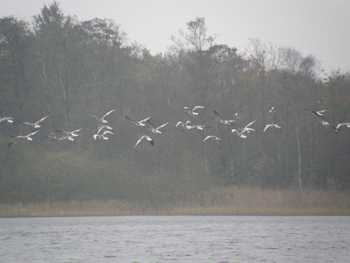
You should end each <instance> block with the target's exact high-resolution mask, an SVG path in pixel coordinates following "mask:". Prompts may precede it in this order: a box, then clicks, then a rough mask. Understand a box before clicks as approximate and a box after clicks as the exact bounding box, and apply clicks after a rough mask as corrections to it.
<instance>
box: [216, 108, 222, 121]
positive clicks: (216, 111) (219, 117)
mask: <svg viewBox="0 0 350 263" xmlns="http://www.w3.org/2000/svg"><path fill="white" fill-rule="evenodd" d="M214 113H215V114H216V115H218V116H219V118H220V119H222V120H223V118H222V117H221V116H220V114H219V113H218V112H217V111H216V110H214Z"/></svg>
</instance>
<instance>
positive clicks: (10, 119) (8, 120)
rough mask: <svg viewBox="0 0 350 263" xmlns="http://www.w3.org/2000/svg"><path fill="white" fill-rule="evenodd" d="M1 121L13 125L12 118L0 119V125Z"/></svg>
mask: <svg viewBox="0 0 350 263" xmlns="http://www.w3.org/2000/svg"><path fill="white" fill-rule="evenodd" d="M3 121H7V122H9V123H13V118H12V117H0V123H2V122H3Z"/></svg>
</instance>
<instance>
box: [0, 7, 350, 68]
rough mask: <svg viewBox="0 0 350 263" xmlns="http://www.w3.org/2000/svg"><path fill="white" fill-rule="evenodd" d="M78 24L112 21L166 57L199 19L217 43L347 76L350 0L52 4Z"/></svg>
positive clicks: (25, 11) (19, 12)
mask: <svg viewBox="0 0 350 263" xmlns="http://www.w3.org/2000/svg"><path fill="white" fill-rule="evenodd" d="M57 2H58V3H59V4H60V8H61V9H62V11H63V13H64V14H65V15H76V16H77V18H78V20H79V21H83V20H89V19H92V18H95V17H98V18H102V19H103V18H111V19H113V20H114V21H115V22H116V24H119V25H120V26H121V29H122V30H123V31H125V32H126V33H127V37H128V38H129V39H130V40H131V41H132V42H134V41H136V42H138V43H139V44H142V45H143V46H144V47H145V48H147V49H149V50H150V51H151V54H156V53H158V52H163V53H164V52H165V51H166V50H167V47H169V46H170V45H171V44H172V42H171V41H170V40H169V37H170V36H171V35H173V34H175V33H176V32H177V31H178V30H179V29H181V28H182V29H185V28H186V23H187V22H189V21H191V20H195V19H196V17H197V16H198V17H204V18H205V21H206V25H207V28H208V34H209V35H213V34H218V38H217V40H216V43H218V44H227V45H229V46H230V47H236V48H238V51H239V52H244V51H245V48H246V47H247V46H248V43H249V38H259V39H260V40H261V41H262V42H271V43H272V44H275V45H278V46H287V47H293V48H295V49H296V50H298V51H300V52H301V53H302V54H303V55H304V56H307V55H309V54H312V55H314V56H315V57H316V58H317V59H318V60H320V61H321V62H322V67H323V68H324V69H325V70H326V72H331V70H337V69H339V68H340V69H341V72H342V73H346V72H349V71H350V0H97V1H95V0H94V1H93V0H57ZM51 3H53V0H10V1H2V3H0V16H9V15H13V16H15V17H17V18H20V19H24V20H27V21H29V22H31V21H32V17H33V16H34V15H38V14H39V13H40V11H41V9H42V8H43V6H44V4H46V5H50V4H51Z"/></svg>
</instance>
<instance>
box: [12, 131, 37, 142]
mask: <svg viewBox="0 0 350 263" xmlns="http://www.w3.org/2000/svg"><path fill="white" fill-rule="evenodd" d="M38 132H39V130H38V131H35V132H32V133H29V134H27V135H18V136H16V137H17V138H20V139H27V140H28V141H32V140H33V138H32V136H33V135H35V134H37V133H38Z"/></svg>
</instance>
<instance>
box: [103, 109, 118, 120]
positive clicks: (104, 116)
mask: <svg viewBox="0 0 350 263" xmlns="http://www.w3.org/2000/svg"><path fill="white" fill-rule="evenodd" d="M114 111H116V109H114V110H111V111H109V112H107V113H106V114H105V115H103V117H102V119H104V118H106V117H107V116H108V115H109V114H111V113H112V112H114Z"/></svg>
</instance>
